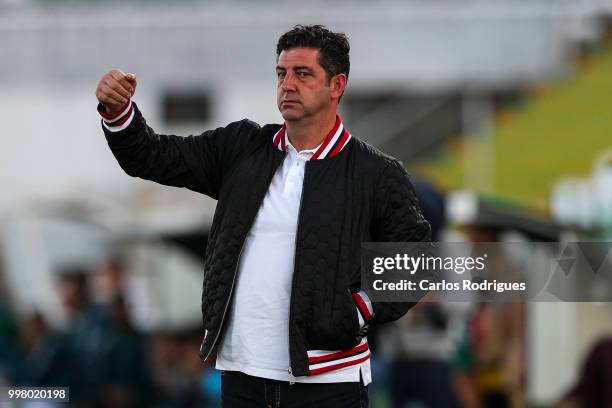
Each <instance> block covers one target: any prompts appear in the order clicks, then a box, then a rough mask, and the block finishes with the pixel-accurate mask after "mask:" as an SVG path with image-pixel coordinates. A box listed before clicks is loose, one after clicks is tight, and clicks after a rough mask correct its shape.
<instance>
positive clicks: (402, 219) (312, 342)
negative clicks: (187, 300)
mask: <svg viewBox="0 0 612 408" xmlns="http://www.w3.org/2000/svg"><path fill="white" fill-rule="evenodd" d="M349 67H350V63H349V43H348V39H347V37H346V36H345V35H344V34H341V33H334V32H331V31H329V30H328V29H326V28H325V27H323V26H319V25H313V26H295V27H294V28H293V29H292V30H291V31H289V32H287V33H285V34H283V35H282V36H281V37H280V39H279V41H278V44H277V65H276V74H277V78H278V81H277V102H278V109H279V110H280V113H281V115H282V117H283V119H284V124H283V125H282V126H281V125H265V126H263V127H260V126H259V125H257V124H256V123H253V122H251V121H249V120H246V119H245V120H242V121H239V122H234V123H230V124H229V125H228V126H226V127H224V128H218V129H215V130H210V131H206V132H204V133H203V134H201V135H199V136H190V137H186V138H183V137H177V136H173V135H159V134H156V133H155V132H154V131H153V129H151V128H150V127H148V126H147V125H146V122H145V120H144V119H143V117H142V115H141V113H140V112H139V110H138V108H137V107H136V104H134V103H133V102H131V97H132V95H133V94H134V91H135V89H136V79H135V76H134V75H133V74H123V73H122V72H121V71H118V70H112V71H110V72H109V73H107V74H106V75H105V76H104V77H103V78H102V79H101V81H100V83H99V85H98V88H97V91H96V96H97V97H98V100H99V101H100V105H99V106H98V110H99V112H100V114H101V115H102V117H103V129H104V133H105V135H106V138H107V140H108V143H109V146H110V147H111V149H112V151H113V154H114V155H115V157H116V158H117V160H118V161H119V164H120V165H121V167H122V168H123V169H124V170H125V171H126V173H127V174H129V175H131V176H136V177H141V178H144V179H148V180H153V181H156V182H158V183H162V184H166V185H171V186H178V187H187V188H189V189H191V190H194V191H197V192H200V193H203V194H207V195H209V196H211V197H212V198H215V199H217V200H218V204H217V208H216V211H215V217H214V220H213V224H212V226H211V229H210V234H209V238H208V240H209V242H208V246H207V249H206V256H205V272H204V284H203V293H202V314H203V321H204V329H205V334H204V339H203V341H202V346H201V349H200V354H201V357H202V358H203V359H207V358H208V357H209V356H210V354H211V352H212V350H213V347H214V346H215V345H217V344H218V345H219V346H220V347H219V351H218V355H217V363H216V366H217V368H218V369H220V370H222V379H223V380H222V399H223V404H224V405H225V406H230V407H243V406H244V407H251V406H253V407H255V406H273V407H276V406H281V405H282V406H283V407H285V406H287V407H297V406H314V407H326V406H334V407H356V406H367V388H366V385H367V384H368V383H369V382H370V381H371V375H370V365H369V357H370V352H369V349H368V343H367V339H366V337H365V336H366V332H367V325H370V324H376V323H383V322H387V321H391V320H395V319H398V318H399V317H400V316H402V315H403V314H404V313H406V311H407V310H408V309H409V308H410V306H412V305H413V304H410V303H384V302H370V300H369V299H368V298H367V295H366V294H365V292H363V291H362V290H360V289H361V287H360V286H361V283H360V265H361V260H360V254H361V252H360V250H361V242H363V241H406V242H411V241H425V240H429V234H430V232H429V230H430V229H429V224H428V223H427V222H426V221H425V219H424V218H423V217H422V215H421V212H420V210H419V206H418V203H417V200H416V197H415V193H414V189H413V188H412V185H411V184H410V181H409V180H408V176H407V174H406V172H405V170H404V169H403V168H402V166H401V165H400V164H399V163H398V162H397V161H396V160H395V159H393V158H391V157H388V156H385V155H383V154H382V153H380V152H378V151H377V150H375V149H374V148H372V147H371V146H369V145H367V144H365V143H364V142H362V141H360V140H358V139H356V138H354V137H352V135H351V134H350V133H349V131H348V130H347V129H346V128H345V127H344V124H343V123H342V121H341V119H340V117H339V116H338V114H337V107H338V103H339V101H340V98H341V97H342V94H343V93H344V90H345V87H346V83H347V79H348V75H349Z"/></svg>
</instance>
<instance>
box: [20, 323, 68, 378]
mask: <svg viewBox="0 0 612 408" xmlns="http://www.w3.org/2000/svg"><path fill="white" fill-rule="evenodd" d="M22 347H23V351H24V352H25V357H24V360H23V361H24V376H23V378H22V381H21V382H20V384H23V385H30V386H37V387H66V386H67V385H68V384H70V370H71V368H72V367H71V360H70V359H71V356H70V354H69V353H70V350H69V349H68V344H67V338H66V336H65V335H62V334H60V333H57V332H55V331H52V330H50V329H49V327H48V326H47V323H46V322H45V320H44V318H43V316H42V314H40V313H38V312H36V313H33V314H31V315H30V316H28V317H27V318H26V319H25V321H24V323H23V333H22Z"/></svg>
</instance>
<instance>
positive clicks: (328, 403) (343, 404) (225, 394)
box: [221, 371, 368, 408]
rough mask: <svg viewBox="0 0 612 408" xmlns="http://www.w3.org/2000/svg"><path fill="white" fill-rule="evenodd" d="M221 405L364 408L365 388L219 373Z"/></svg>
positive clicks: (227, 407) (353, 384)
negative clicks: (291, 382)
mask: <svg viewBox="0 0 612 408" xmlns="http://www.w3.org/2000/svg"><path fill="white" fill-rule="evenodd" d="M221 402H222V406H223V408H251V407H252V408H279V407H280V408H310V407H316V408H367V407H368V387H367V386H364V385H363V384H362V382H361V381H359V382H342V383H319V384H303V383H295V384H289V383H288V382H285V381H276V380H268V379H265V378H259V377H253V376H250V375H247V374H244V373H241V372H238V371H222V372H221Z"/></svg>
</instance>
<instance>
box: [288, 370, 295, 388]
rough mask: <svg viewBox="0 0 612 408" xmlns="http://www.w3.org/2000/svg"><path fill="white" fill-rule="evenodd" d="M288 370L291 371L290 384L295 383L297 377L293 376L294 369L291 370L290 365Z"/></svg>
mask: <svg viewBox="0 0 612 408" xmlns="http://www.w3.org/2000/svg"><path fill="white" fill-rule="evenodd" d="M287 371H289V385H293V384H295V377H294V376H293V371H291V367H289V369H288V370H287Z"/></svg>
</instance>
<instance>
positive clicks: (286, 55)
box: [277, 47, 319, 66]
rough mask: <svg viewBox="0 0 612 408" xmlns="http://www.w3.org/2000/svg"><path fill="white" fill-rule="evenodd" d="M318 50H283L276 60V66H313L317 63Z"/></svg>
mask: <svg viewBox="0 0 612 408" xmlns="http://www.w3.org/2000/svg"><path fill="white" fill-rule="evenodd" d="M318 57H319V50H318V49H317V48H309V47H295V48H289V49H288V50H283V51H282V52H281V53H280V55H279V56H278V59H277V65H278V66H286V65H313V64H317V63H318Z"/></svg>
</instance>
